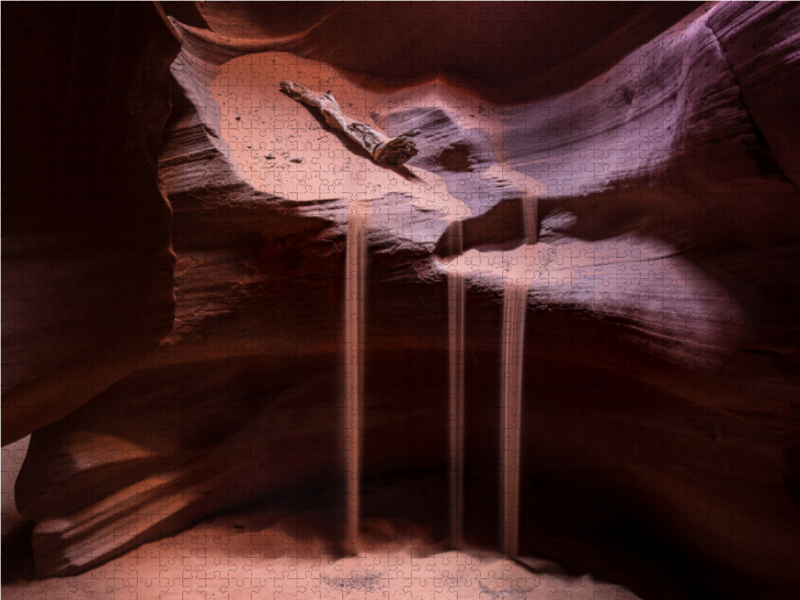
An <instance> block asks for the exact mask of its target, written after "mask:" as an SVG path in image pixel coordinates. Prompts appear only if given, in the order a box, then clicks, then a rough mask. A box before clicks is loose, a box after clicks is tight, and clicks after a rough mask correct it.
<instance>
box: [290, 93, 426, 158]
mask: <svg viewBox="0 0 800 600" xmlns="http://www.w3.org/2000/svg"><path fill="white" fill-rule="evenodd" d="M281 91H282V92H283V93H285V94H286V95H287V96H289V97H290V98H293V99H294V100H297V101H298V102H302V103H303V104H305V105H307V106H313V107H315V108H318V109H319V110H320V111H321V112H322V115H323V116H324V117H325V122H326V123H327V124H328V125H329V126H330V127H332V128H334V129H340V130H341V131H343V132H344V133H345V134H346V135H347V137H349V138H350V139H351V140H353V141H354V142H356V143H357V144H358V145H359V146H361V147H362V148H364V150H366V151H367V152H369V154H370V156H372V158H373V160H375V162H377V163H383V164H389V165H402V164H403V163H405V162H406V161H408V160H410V159H411V158H413V157H415V156H416V155H417V146H416V144H415V143H414V140H413V139H412V138H413V137H414V136H416V135H417V134H419V130H418V129H415V130H413V131H408V132H406V133H403V134H401V135H398V136H397V137H393V138H389V137H387V136H385V135H384V134H383V133H381V132H380V131H378V130H376V129H374V128H372V127H370V126H369V125H367V124H366V123H361V122H359V121H355V120H353V119H351V118H349V117H347V116H346V115H345V114H344V113H343V112H342V108H341V107H340V106H339V103H338V102H336V99H335V98H334V97H333V94H332V93H331V92H330V91H328V92H325V93H324V94H319V93H317V92H315V91H313V90H310V89H309V88H307V87H305V86H303V85H300V84H299V83H294V82H293V81H286V80H284V81H281Z"/></svg>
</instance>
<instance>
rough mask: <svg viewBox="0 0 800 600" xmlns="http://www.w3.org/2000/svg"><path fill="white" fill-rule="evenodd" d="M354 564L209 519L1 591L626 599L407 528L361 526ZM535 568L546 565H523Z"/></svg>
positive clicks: (309, 542)
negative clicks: (82, 569)
mask: <svg viewBox="0 0 800 600" xmlns="http://www.w3.org/2000/svg"><path fill="white" fill-rule="evenodd" d="M362 537H363V539H362V540H361V543H360V552H359V555H358V556H357V557H344V558H343V557H340V556H337V553H336V551H335V549H334V546H333V545H332V544H331V543H330V541H329V540H326V539H325V538H324V537H321V536H320V535H319V533H318V532H317V531H315V528H314V527H313V526H311V525H310V524H309V522H308V521H306V520H304V519H302V518H297V517H294V518H292V517H287V518H279V517H277V516H276V515H274V514H261V515H229V516H222V517H217V518H214V519H210V520H208V521H206V522H204V523H202V524H200V525H197V526H196V527H194V528H192V529H190V530H188V531H185V532H183V533H181V534H179V535H176V536H173V537H170V538H166V539H164V540H161V541H159V542H155V543H151V544H146V545H144V546H142V547H141V548H139V549H137V550H135V551H133V552H129V553H128V554H126V555H124V556H122V557H120V558H118V559H116V560H113V561H111V562H110V563H107V564H106V565H103V566H101V567H98V568H96V569H93V570H91V571H89V572H88V573H84V574H82V575H79V576H76V577H68V578H55V579H49V580H45V581H18V582H15V583H13V584H11V585H3V587H2V596H3V598H5V599H6V600H12V599H13V600H16V599H19V600H22V599H24V600H31V599H42V600H44V599H50V598H73V599H84V598H86V599H89V598H101V597H113V598H116V599H127V598H130V599H140V598H148V599H149V598H159V599H164V600H166V599H173V598H175V599H177V598H219V599H230V600H234V599H245V598H246V599H251V598H276V599H277V598H287V599H288V598H292V599H302V598H319V599H331V600H333V599H342V598H420V599H431V600H433V599H434V598H459V599H473V598H474V599H486V600H489V599H491V600H500V599H505V598H509V599H513V598H526V599H539V598H541V599H545V598H546V599H548V600H561V599H567V598H572V599H575V600H577V599H587V600H588V599H593V600H605V599H609V600H610V599H612V598H613V599H616V600H627V599H631V600H633V599H635V598H637V596H636V595H635V594H633V593H632V592H630V591H628V590H626V589H625V588H623V587H621V586H617V585H611V584H607V583H604V582H602V581H598V580H597V579H595V578H593V577H592V576H590V575H584V576H581V577H569V576H565V575H556V574H551V573H547V572H534V571H533V570H531V569H529V568H527V567H525V566H523V564H521V563H517V562H514V561H510V560H507V559H505V558H503V557H502V556H500V555H498V554H496V553H494V552H490V551H486V550H479V549H464V550H460V551H456V550H444V549H443V547H442V546H441V545H439V546H437V545H435V544H434V543H433V542H432V541H431V538H430V536H429V535H426V532H425V531H424V530H423V529H422V528H420V527H418V526H414V525H413V524H410V523H408V522H398V521H394V522H393V521H391V520H385V519H370V520H367V521H366V522H365V523H363V527H362ZM523 560H526V561H527V562H529V563H530V564H531V565H533V567H534V568H536V567H539V568H541V567H546V566H547V565H548V564H549V563H547V562H546V561H536V560H535V559H532V558H526V559H523Z"/></svg>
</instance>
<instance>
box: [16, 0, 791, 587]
mask: <svg viewBox="0 0 800 600" xmlns="http://www.w3.org/2000/svg"><path fill="white" fill-rule="evenodd" d="M242 7H243V5H234V6H233V7H232V8H231V10H245V9H244V8H242ZM795 7H796V5H778V4H774V5H773V4H770V5H766V7H765V5H757V6H756V5H734V6H729V5H727V4H720V5H715V6H711V5H706V6H704V7H703V8H702V9H700V10H698V11H697V12H696V13H694V14H693V15H691V17H690V18H687V19H685V20H684V21H682V22H680V23H678V24H676V25H674V26H673V27H671V28H669V29H668V30H667V31H665V32H664V33H663V34H661V35H659V36H658V37H656V38H655V39H653V40H652V41H649V42H647V43H642V44H637V46H635V47H634V48H631V49H630V50H631V51H632V53H631V54H628V55H627V56H624V57H619V58H617V59H616V64H614V65H613V66H612V65H609V66H608V67H606V70H605V72H603V73H601V74H597V75H598V76H597V77H596V78H594V79H591V80H589V81H587V79H589V77H588V76H587V77H584V78H583V79H581V80H580V82H579V83H580V85H575V86H570V90H571V91H569V92H566V93H563V92H564V90H563V89H561V90H558V93H553V94H551V95H549V96H547V97H542V96H537V95H536V93H535V90H538V89H540V88H537V87H536V86H532V87H531V88H530V90H529V91H530V95H529V96H528V97H525V98H523V99H522V100H521V101H516V102H514V103H508V102H505V103H499V102H498V98H497V95H496V94H491V93H484V86H485V85H487V82H488V83H491V75H486V74H485V73H484V74H483V75H482V74H481V73H477V74H476V73H473V74H472V75H473V76H475V77H477V78H478V80H479V81H480V77H481V76H486V77H489V79H488V80H483V85H477V84H475V85H473V86H472V87H469V84H468V83H465V82H464V81H463V80H461V79H458V78H452V77H449V76H448V75H446V74H440V75H439V76H438V77H437V76H435V75H432V74H430V75H429V76H428V77H426V78H425V79H424V80H423V81H414V82H410V81H406V82H405V83H404V84H403V85H402V86H401V85H399V84H398V83H397V82H396V81H395V82H392V81H385V80H381V79H379V78H378V77H377V76H376V74H375V73H372V72H370V71H369V69H366V70H365V71H364V72H360V73H358V72H355V71H356V70H357V69H356V66H357V65H355V66H354V65H350V64H348V65H346V66H349V67H350V68H351V69H352V71H346V70H345V69H344V65H343V64H340V63H336V61H333V62H334V66H330V65H328V64H324V62H318V61H319V60H327V59H330V56H331V55H329V54H327V53H326V52H327V51H328V50H330V49H331V48H332V47H333V46H325V44H324V43H322V42H320V39H322V40H324V39H326V38H319V37H315V36H318V29H314V25H313V24H314V23H315V22H316V21H315V18H316V17H314V16H313V14H312V15H310V16H309V15H306V16H307V17H308V19H309V20H310V24H309V23H305V21H303V23H305V25H304V26H303V27H300V28H299V29H298V30H292V31H281V32H275V31H267V32H265V31H261V30H258V31H255V30H254V27H255V25H254V24H255V23H257V22H260V21H258V19H255V18H253V19H250V20H244V21H242V22H243V23H250V25H249V26H248V27H249V29H245V30H240V31H238V32H237V34H236V35H233V34H232V32H231V31H224V30H222V29H220V26H219V23H221V22H224V20H223V19H218V20H216V21H215V17H214V14H216V13H214V11H220V10H222V7H221V6H220V5H215V4H213V3H212V4H211V5H210V8H209V9H208V10H207V11H206V12H205V18H206V21H207V22H208V24H209V27H210V29H209V30H204V29H202V28H199V27H198V28H193V27H190V26H181V25H179V24H177V23H175V25H176V28H177V29H178V30H179V31H180V32H181V35H182V38H183V42H184V43H183V48H182V50H181V53H180V55H179V56H178V58H177V60H176V61H175V62H174V63H173V64H172V67H171V71H172V74H173V77H174V80H175V82H174V86H173V107H174V108H173V112H172V115H171V116H170V120H169V122H168V123H167V125H166V127H165V135H164V139H163V142H162V146H161V152H160V163H159V169H160V175H161V178H162V181H163V184H164V186H165V188H166V191H167V193H168V197H169V201H170V204H171V206H172V210H173V213H174V214H173V223H172V247H173V249H174V252H175V254H176V255H177V264H176V266H175V274H174V287H173V290H174V293H175V297H176V300H177V308H176V313H175V320H174V323H173V328H172V331H171V333H169V335H168V336H166V337H165V338H164V339H163V340H162V342H161V343H160V346H159V347H158V349H157V350H155V351H153V352H152V353H151V354H149V355H148V358H147V363H146V364H140V365H139V367H138V369H137V370H136V371H135V372H133V373H131V374H130V375H129V376H128V377H126V378H125V379H122V380H119V381H117V382H116V383H115V384H114V385H111V386H110V387H109V388H108V389H106V390H105V391H102V392H101V393H97V394H94V396H93V398H92V399H91V401H90V402H89V403H88V404H85V405H84V406H82V407H80V408H77V406H76V407H75V408H77V410H74V411H73V412H72V413H71V414H70V415H69V416H68V417H66V418H65V419H62V420H60V421H58V422H56V423H53V424H52V425H50V426H48V427H46V428H43V429H39V430H38V431H36V432H35V433H34V435H33V437H32V441H31V448H30V454H29V458H28V460H27V462H26V464H25V467H24V468H23V471H22V473H21V474H20V479H19V482H18V484H17V491H18V503H19V505H20V507H21V509H22V511H23V513H24V514H26V515H28V516H30V517H32V518H34V519H35V521H36V529H35V531H34V535H33V549H34V555H35V560H36V568H37V571H38V573H39V574H40V575H41V576H54V575H58V576H61V575H66V574H72V573H77V572H79V571H82V570H86V569H89V568H94V567H96V566H97V565H98V564H102V563H104V562H106V561H108V560H109V559H111V558H113V557H115V556H119V555H121V554H123V553H126V552H130V551H131V550H132V549H133V548H135V547H137V546H139V545H141V544H142V543H146V542H151V541H152V540H155V539H158V538H160V537H163V536H165V535H171V534H173V533H174V532H176V531H177V530H179V529H180V528H182V527H186V526H188V525H190V524H192V523H193V522H195V521H197V520H199V519H202V518H203V517H205V516H207V515H208V514H211V513H215V512H217V511H220V510H226V509H230V508H231V507H233V506H237V505H241V504H243V503H247V502H251V501H253V500H256V499H258V498H260V497H263V496H264V495H266V494H272V493H277V492H279V491H280V490H285V489H287V488H288V489H292V488H293V486H306V487H313V486H315V485H317V486H319V485H322V484H323V483H324V484H329V483H331V482H333V481H335V480H336V479H337V478H338V477H339V473H340V472H341V458H340V451H341V444H342V441H341V439H340V437H339V436H338V431H339V430H340V429H341V421H340V419H341V413H340V410H341V400H342V395H343V391H342V387H343V383H342V380H341V373H342V370H341V369H342V366H341V361H342V345H343V335H342V310H343V294H344V281H343V273H344V266H345V265H344V250H345V244H346V240H345V238H344V230H345V223H346V219H347V214H348V210H349V204H350V202H351V201H353V200H357V199H365V198H366V199H369V200H370V203H371V214H370V215H369V239H368V256H369V267H368V281H367V294H366V297H367V317H366V324H365V332H366V339H365V344H366V374H367V375H366V377H367V381H366V390H367V392H366V414H365V419H366V423H365V427H366V431H365V453H364V456H365V460H366V464H365V471H366V473H368V474H370V475H379V474H382V473H389V472H408V471H413V470H419V469H440V468H444V467H445V465H446V464H447V446H446V444H447V431H446V426H447V422H446V421H447V417H446V414H447V380H446V377H447V364H448V362H447V348H448V337H447V334H448V332H447V312H446V311H447V297H446V290H447V286H446V271H447V269H459V270H461V271H463V272H465V273H466V274H467V287H468V291H467V304H466V315H467V321H466V339H467V348H466V360H467V362H468V366H467V369H466V373H467V381H466V385H467V398H466V401H467V407H466V414H467V422H468V431H467V465H468V470H469V471H470V472H473V473H481V474H484V475H485V476H486V477H487V478H488V483H487V482H483V487H485V488H486V489H495V488H496V481H494V480H493V479H492V478H493V477H494V478H496V471H497V464H498V462H497V457H498V455H497V449H498V435H499V434H498V416H499V407H498V398H499V389H500V388H499V384H500V382H499V372H500V371H499V360H500V355H501V348H500V345H501V339H502V338H501V328H502V323H501V305H502V290H503V287H504V280H505V279H506V278H509V277H511V278H515V279H521V280H527V281H529V282H530V292H529V298H528V310H529V314H528V316H527V327H526V335H525V339H526V346H525V350H526V353H525V377H524V381H523V405H524V409H523V418H524V428H523V461H522V462H523V471H524V473H525V474H526V475H527V476H531V477H535V478H536V479H538V480H543V481H548V482H549V481H558V482H562V483H568V484H569V485H570V486H574V488H575V489H576V490H580V492H579V493H583V494H588V495H595V496H597V497H599V498H600V499H602V501H604V502H606V503H607V504H608V505H610V506H612V507H613V508H614V509H615V510H618V511H620V512H621V513H622V514H625V515H626V517H627V518H630V519H631V520H632V521H633V522H635V523H636V526H637V527H640V528H641V529H642V530H643V531H646V532H647V535H648V536H650V539H652V540H654V543H658V544H663V545H664V546H665V547H670V548H674V549H675V551H676V552H678V553H680V554H681V555H683V556H684V557H686V560H687V563H691V564H690V565H688V564H683V565H682V566H681V567H680V568H681V569H684V570H686V571H688V572H691V573H692V576H693V577H695V578H697V579H698V580H700V581H703V582H704V584H706V585H709V586H712V587H713V588H715V589H716V590H717V591H719V590H724V591H726V592H729V593H732V594H734V595H737V596H739V597H746V598H753V597H775V596H785V597H791V596H792V593H793V591H794V590H796V589H797V588H798V586H800V579H798V572H797V569H796V565H797V564H798V563H799V562H800V503H798V498H799V497H800V493H798V490H800V458H798V456H800V452H798V451H797V448H798V447H800V446H798V444H800V438H798V436H800V417H799V416H800V410H798V408H800V405H798V402H797V398H798V392H800V389H799V388H800V376H798V373H800V370H798V366H800V365H798V355H799V354H800V352H798V337H797V332H798V331H800V323H798V317H797V316H796V312H795V310H794V306H795V304H796V299H797V297H798V283H797V282H798V281H799V280H800V279H799V278H798V276H800V273H799V272H798V270H799V269H800V268H799V267H798V264H799V263H798V261H797V256H798V250H800V247H798V243H797V242H796V241H795V232H796V231H797V229H798V225H800V223H798V220H800V211H798V209H797V207H798V206H799V205H800V204H798V202H800V194H798V192H797V186H796V185H795V182H794V181H793V179H792V178H793V177H794V175H793V174H792V169H793V168H794V167H793V166H792V162H791V161H792V160H793V159H792V146H791V144H789V142H788V141H787V140H791V139H797V135H798V134H800V131H798V130H797V127H795V126H794V121H792V119H787V120H786V121H784V122H783V123H782V128H781V130H780V132H776V131H772V130H770V128H769V127H767V126H765V128H764V130H763V131H762V129H761V127H762V126H761V124H760V123H759V121H760V120H761V121H762V122H763V121H764V120H765V119H766V120H770V119H771V117H770V116H768V115H774V107H775V106H778V107H782V106H784V103H786V104H788V103H789V102H790V101H791V99H792V98H794V97H796V93H797V90H798V89H800V87H798V85H797V83H796V82H797V77H798V71H797V67H796V62H795V61H794V59H793V57H795V56H796V55H797V38H796V37H793V35H792V31H793V30H791V29H783V28H782V27H783V26H776V25H775V23H778V22H780V23H787V22H788V23H794V22H795V21H794V19H795V18H796V14H797V12H798V9H797V8H795ZM247 10H249V9H247ZM264 10H271V9H266V8H265V9H264ZM309 10H311V9H309ZM393 10H394V9H393ZM231 14H233V13H231ZM302 14H306V13H302ZM302 14H298V15H297V22H298V24H300V22H301V21H302V18H301V17H302ZM337 14H338V13H337ZM779 17H780V18H779ZM229 22H231V23H232V22H234V21H233V20H230V21H229ZM323 22H324V23H327V24H326V25H325V26H326V27H327V26H328V25H329V24H330V23H329V22H328V21H323ZM215 23H216V24H215ZM306 26H307V27H311V29H310V30H308V31H306ZM215 28H216V29H215ZM298 31H299V33H298ZM279 33H280V35H283V36H285V39H284V38H280V39H278V38H276V37H275V36H277V35H278V34H279ZM740 34H741V35H743V36H745V37H744V38H743V39H745V40H748V42H747V44H748V45H749V47H750V50H748V52H751V54H750V55H754V56H765V57H769V60H766V59H765V60H764V61H762V62H759V63H758V68H756V67H754V66H752V65H750V66H748V64H749V63H747V61H745V60H744V59H743V58H741V57H739V58H737V56H738V55H737V54H736V52H735V51H734V50H735V48H736V47H737V46H736V44H737V35H740ZM615 35H616V34H615ZM270 36H272V37H270ZM611 37H612V38H613V37H614V36H611ZM648 39H649V38H648ZM332 43H333V42H332ZM334 45H335V44H334ZM742 47H744V46H742ZM298 48H300V49H302V51H297V52H295V51H296V50H297V49H298ZM292 53H295V54H299V55H300V56H302V58H301V57H298V56H296V55H293V54H292ZM750 55H748V56H750ZM609 67H610V68H609ZM748 73H749V75H748ZM770 73H772V75H770ZM423 74H424V73H418V74H417V73H415V74H414V75H423ZM593 75H594V74H593ZM409 76H410V75H409ZM283 78H289V79H292V80H293V81H298V82H300V83H302V84H304V85H308V86H310V87H313V88H314V89H317V90H325V89H332V90H333V92H334V95H335V96H336V97H337V99H338V100H339V103H340V104H341V105H342V107H343V109H347V110H352V111H353V114H354V116H358V118H360V119H364V120H369V122H370V123H371V124H373V125H374V126H375V127H379V128H382V129H384V131H385V132H386V133H387V134H388V135H396V134H397V133H401V132H403V131H406V130H408V129H411V128H413V127H418V128H420V129H421V130H422V132H421V134H420V137H419V140H420V148H421V152H420V155H419V156H417V157H416V158H415V159H413V160H412V161H410V162H409V163H407V165H406V167H407V169H404V170H400V169H398V170H386V169H383V168H381V167H379V166H377V165H375V164H373V163H372V162H371V161H370V160H369V159H368V158H367V157H366V156H364V155H363V154H359V153H358V152H357V151H356V150H354V149H353V148H352V147H350V146H348V145H347V143H346V142H344V141H343V140H342V138H340V137H338V136H337V135H336V134H334V133H332V132H330V131H329V130H327V129H326V128H325V127H324V125H323V123H322V121H321V119H320V118H319V115H315V114H314V113H313V111H309V110H308V109H307V108H305V107H303V106H299V105H297V103H295V102H293V101H291V100H290V99H288V98H286V97H284V96H282V95H281V94H280V93H279V92H278V90H277V82H278V81H279V80H280V79H283ZM773 78H774V79H775V80H776V81H781V82H782V83H781V86H780V91H781V95H780V96H778V97H777V99H775V100H774V103H773V104H769V102H767V104H766V105H764V104H763V102H762V106H761V108H759V106H754V108H752V109H751V108H750V104H749V101H748V96H749V95H751V94H752V93H753V92H752V91H751V90H752V89H753V86H755V87H757V86H758V85H760V84H759V82H761V81H765V80H771V79H773ZM548 89H549V88H548ZM773 98H775V97H773ZM756 104H758V103H756ZM781 110H783V109H781ZM769 111H773V112H769ZM759 115H765V116H759ZM784 142H785V143H784ZM773 144H776V147H775V149H774V150H773ZM268 157H272V158H268ZM297 158H303V159H304V161H303V162H301V163H298V162H292V159H297ZM531 198H534V199H536V200H538V206H539V216H540V224H539V236H540V244H539V245H537V246H534V247H530V246H524V245H523V246H520V245H519V244H520V243H521V241H522V239H523V237H522V235H523V233H524V227H523V226H522V225H523V224H522V219H521V215H522V208H521V204H520V202H521V200H523V199H531ZM454 218H463V219H465V221H464V228H465V250H467V251H466V252H464V253H463V254H462V255H460V256H451V255H450V254H451V253H450V252H449V250H448V249H450V248H452V247H453V244H451V243H450V240H449V239H448V236H449V235H450V234H451V232H452V229H451V228H450V223H451V222H452V221H453V219H454ZM4 424H5V421H4ZM481 489H482V488H481ZM476 495H479V494H476ZM530 498H531V496H529V500H530ZM522 503H523V507H526V506H527V508H526V509H527V510H529V511H531V514H536V510H537V506H536V504H535V503H528V504H527V505H526V499H525V493H523V498H522ZM467 510H468V511H469V508H468V509H467ZM524 510H525V508H524ZM488 512H489V513H491V512H492V511H488ZM486 514H487V513H480V514H473V515H472V516H471V518H469V519H467V521H468V523H469V522H472V523H473V524H474V523H475V522H477V521H479V520H480V519H481V518H483V519H485V518H486ZM532 540H533V538H531V540H529V541H532ZM524 542H525V540H523V544H524Z"/></svg>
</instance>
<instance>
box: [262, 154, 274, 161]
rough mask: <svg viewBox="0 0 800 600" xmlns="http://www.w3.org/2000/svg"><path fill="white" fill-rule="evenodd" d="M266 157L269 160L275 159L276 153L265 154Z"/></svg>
mask: <svg viewBox="0 0 800 600" xmlns="http://www.w3.org/2000/svg"><path fill="white" fill-rule="evenodd" d="M264 158H266V159H267V160H275V155H274V154H265V155H264Z"/></svg>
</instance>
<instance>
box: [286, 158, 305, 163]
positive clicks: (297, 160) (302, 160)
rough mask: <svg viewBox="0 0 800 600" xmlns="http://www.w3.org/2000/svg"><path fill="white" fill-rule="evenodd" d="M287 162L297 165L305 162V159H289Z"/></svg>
mask: <svg viewBox="0 0 800 600" xmlns="http://www.w3.org/2000/svg"><path fill="white" fill-rule="evenodd" d="M289 162H293V163H297V164H298V165H299V164H302V163H304V162H306V159H305V158H302V157H298V158H290V159H289Z"/></svg>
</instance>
